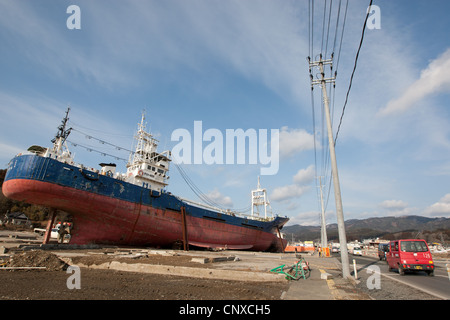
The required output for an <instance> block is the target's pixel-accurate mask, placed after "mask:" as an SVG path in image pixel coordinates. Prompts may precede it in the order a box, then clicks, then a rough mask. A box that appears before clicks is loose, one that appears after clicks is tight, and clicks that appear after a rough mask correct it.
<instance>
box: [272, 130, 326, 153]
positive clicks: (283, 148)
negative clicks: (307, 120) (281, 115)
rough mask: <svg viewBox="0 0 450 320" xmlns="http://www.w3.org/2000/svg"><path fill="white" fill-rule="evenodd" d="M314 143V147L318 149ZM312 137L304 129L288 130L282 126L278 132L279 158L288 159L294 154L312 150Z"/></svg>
mask: <svg viewBox="0 0 450 320" xmlns="http://www.w3.org/2000/svg"><path fill="white" fill-rule="evenodd" d="M319 146H320V145H319V143H318V142H316V147H317V148H319ZM313 149H314V136H313V135H312V134H309V133H308V132H307V131H306V130H304V129H289V128H288V127H286V126H284V127H282V128H281V130H280V157H281V158H283V157H290V156H293V155H294V154H296V153H299V152H302V151H306V150H313Z"/></svg>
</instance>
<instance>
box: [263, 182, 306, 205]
mask: <svg viewBox="0 0 450 320" xmlns="http://www.w3.org/2000/svg"><path fill="white" fill-rule="evenodd" d="M309 189H310V187H309V186H299V185H296V184H291V185H288V186H283V187H278V188H275V190H274V191H273V192H272V194H271V195H270V199H271V200H273V201H283V200H287V199H291V198H295V197H300V196H302V195H303V194H304V193H305V192H306V191H308V190H309Z"/></svg>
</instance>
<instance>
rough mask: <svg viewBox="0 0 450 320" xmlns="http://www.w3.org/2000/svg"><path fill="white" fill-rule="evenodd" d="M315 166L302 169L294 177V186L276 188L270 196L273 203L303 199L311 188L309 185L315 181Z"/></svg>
mask: <svg viewBox="0 0 450 320" xmlns="http://www.w3.org/2000/svg"><path fill="white" fill-rule="evenodd" d="M314 174H315V170H314V165H310V166H309V167H308V168H306V169H300V170H299V171H298V172H297V173H296V174H295V175H294V177H293V181H294V184H290V185H286V186H282V187H278V188H275V190H274V191H273V192H272V194H271V195H270V199H271V200H273V201H283V200H289V199H293V198H299V197H301V196H302V195H303V194H304V193H305V192H307V191H308V190H309V189H310V188H311V187H310V186H309V185H308V184H310V183H311V182H312V181H313V180H314Z"/></svg>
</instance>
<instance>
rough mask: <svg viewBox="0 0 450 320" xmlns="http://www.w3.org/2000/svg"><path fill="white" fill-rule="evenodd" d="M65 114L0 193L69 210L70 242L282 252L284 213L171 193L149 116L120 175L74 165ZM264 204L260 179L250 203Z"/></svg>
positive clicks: (166, 157)
mask: <svg viewBox="0 0 450 320" xmlns="http://www.w3.org/2000/svg"><path fill="white" fill-rule="evenodd" d="M68 113H69V109H68V110H67V112H66V116H65V117H64V119H63V121H62V124H61V125H60V126H59V127H58V133H57V135H56V137H55V139H53V140H52V142H53V146H52V147H51V148H43V147H39V146H32V147H30V148H29V149H28V152H27V153H24V154H19V155H17V156H16V157H14V158H13V159H12V160H11V161H10V163H9V166H8V170H7V174H6V177H5V181H4V183H3V189H2V191H3V193H4V194H5V196H7V197H9V198H11V199H15V200H21V201H25V202H28V203H32V204H37V205H43V206H47V207H50V208H53V209H58V210H63V211H65V212H68V213H70V214H71V215H72V219H73V226H74V227H73V229H72V230H71V240H70V242H71V243H75V244H89V243H97V244H114V245H145V246H161V247H170V246H173V245H175V244H180V243H181V244H183V245H184V246H185V247H186V246H187V245H194V246H198V247H207V248H228V249H242V250H255V251H282V250H284V248H285V246H286V240H284V239H283V238H282V235H281V233H280V230H281V228H282V227H283V225H284V224H285V223H286V222H287V221H288V220H289V219H288V218H287V217H279V216H272V217H270V216H269V217H268V216H267V215H266V214H265V215H264V216H262V215H261V216H260V215H259V213H257V211H253V210H252V214H251V215H242V214H238V213H235V212H233V211H231V210H222V209H218V208H214V207H212V206H209V205H204V204H199V203H195V202H193V201H190V200H186V199H182V198H180V197H177V196H175V195H173V194H171V193H170V192H167V191H166V187H167V185H168V183H167V179H168V171H169V164H170V162H171V155H170V151H165V152H161V153H159V152H158V151H157V146H158V144H157V143H158V141H157V140H156V139H155V138H154V137H153V136H152V134H150V133H148V132H146V128H145V119H144V115H143V116H142V119H141V122H140V123H139V124H138V131H137V134H136V137H135V138H136V140H137V142H136V149H135V151H134V152H133V153H131V155H130V160H129V162H128V164H127V171H126V173H124V174H122V173H117V172H116V165H115V164H112V163H102V164H100V166H101V169H100V170H94V169H90V168H86V167H84V166H83V165H80V164H76V163H75V162H74V159H73V156H72V154H71V153H70V151H69V150H68V148H67V144H66V142H67V137H68V136H69V134H70V131H71V129H67V122H68V119H69V118H68ZM267 204H268V202H267V201H266V195H265V189H262V188H261V187H260V186H259V183H258V189H257V190H255V191H253V192H252V208H253V207H255V206H263V207H264V208H265V209H266V208H267Z"/></svg>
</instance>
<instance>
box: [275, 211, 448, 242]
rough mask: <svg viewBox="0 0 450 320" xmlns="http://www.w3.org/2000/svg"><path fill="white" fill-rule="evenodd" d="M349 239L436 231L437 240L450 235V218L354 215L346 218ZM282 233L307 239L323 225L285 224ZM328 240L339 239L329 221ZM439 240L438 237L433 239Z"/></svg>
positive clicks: (293, 237)
mask: <svg viewBox="0 0 450 320" xmlns="http://www.w3.org/2000/svg"><path fill="white" fill-rule="evenodd" d="M345 232H346V235H347V240H348V241H351V240H362V239H366V238H377V237H379V238H384V239H398V238H405V237H412V238H416V237H421V238H425V236H426V235H433V236H432V237H433V238H436V237H437V240H440V241H442V239H444V241H445V239H450V218H428V217H422V216H401V217H380V218H368V219H351V220H347V221H345ZM283 233H284V234H285V235H286V238H287V239H288V240H293V239H294V240H297V241H306V240H317V239H319V238H320V226H301V225H298V224H296V225H292V226H285V227H284V228H283ZM327 238H328V240H337V239H338V228H337V224H336V223H333V224H329V225H327ZM433 241H436V240H433Z"/></svg>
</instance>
